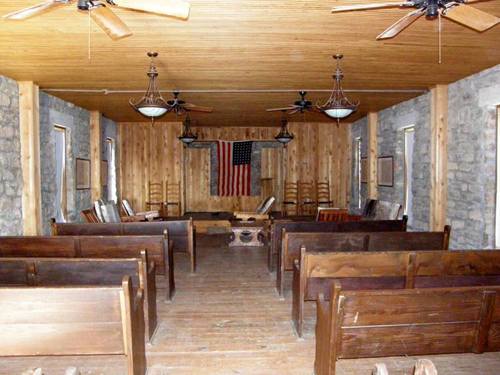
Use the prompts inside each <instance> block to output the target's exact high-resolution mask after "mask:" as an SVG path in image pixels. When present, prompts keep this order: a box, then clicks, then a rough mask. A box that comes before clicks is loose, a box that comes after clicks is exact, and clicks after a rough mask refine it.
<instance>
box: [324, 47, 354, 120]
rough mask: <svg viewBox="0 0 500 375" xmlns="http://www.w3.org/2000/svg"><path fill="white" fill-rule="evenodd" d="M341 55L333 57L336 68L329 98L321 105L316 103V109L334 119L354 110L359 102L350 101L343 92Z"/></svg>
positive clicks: (345, 115) (338, 118)
mask: <svg viewBox="0 0 500 375" xmlns="http://www.w3.org/2000/svg"><path fill="white" fill-rule="evenodd" d="M342 57H343V55H340V54H336V55H334V56H333V58H334V59H335V60H336V61H337V70H336V71H335V74H334V75H333V79H334V81H335V82H334V84H333V90H332V93H331V95H330V98H328V100H327V101H326V103H325V104H323V105H321V106H320V105H318V106H317V107H318V109H319V110H320V111H322V112H323V113H325V114H326V115H327V116H329V117H332V118H334V119H337V120H340V119H342V118H345V117H347V116H349V115H350V114H351V113H353V112H354V111H356V109H358V106H359V102H357V103H352V102H351V101H350V100H349V99H348V98H347V97H346V96H345V94H344V91H343V90H342V79H343V78H344V73H343V72H342V70H341V69H340V60H341V59H342Z"/></svg>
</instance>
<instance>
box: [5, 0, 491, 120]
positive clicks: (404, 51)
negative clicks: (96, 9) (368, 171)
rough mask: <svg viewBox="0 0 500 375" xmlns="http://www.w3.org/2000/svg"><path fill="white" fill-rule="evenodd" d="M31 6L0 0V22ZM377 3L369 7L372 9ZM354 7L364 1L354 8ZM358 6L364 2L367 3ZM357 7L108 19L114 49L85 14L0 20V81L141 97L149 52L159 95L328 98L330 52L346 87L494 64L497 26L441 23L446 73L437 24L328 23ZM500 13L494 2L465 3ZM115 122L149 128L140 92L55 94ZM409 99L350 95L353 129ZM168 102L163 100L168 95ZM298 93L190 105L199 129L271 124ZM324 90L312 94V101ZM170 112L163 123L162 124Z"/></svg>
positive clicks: (363, 17) (452, 74)
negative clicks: (139, 108) (209, 109)
mask: <svg viewBox="0 0 500 375" xmlns="http://www.w3.org/2000/svg"><path fill="white" fill-rule="evenodd" d="M39 1H40V0H22V1H15V2H5V1H2V2H0V14H5V13H8V12H11V11H13V10H17V9H20V8H23V7H25V6H30V5H33V4H36V3H38V2H39ZM375 1H377V0H375ZM359 2H363V1H358V2H357V3H359ZM364 2H369V1H368V0H365V1H364ZM347 3H356V2H355V1H343V0H339V1H335V0H331V1H325V0H266V1H261V0H213V1H204V0H192V1H191V4H192V7H191V16H190V19H189V20H188V21H179V20H175V19H171V18H165V17H161V16H156V15H151V14H145V13H138V12H129V11H125V10H116V13H117V14H118V15H119V16H120V17H121V18H122V19H123V20H124V21H125V22H126V23H127V24H128V25H129V26H130V28H131V29H132V31H133V32H134V35H133V36H132V37H130V38H126V39H124V40H120V41H117V42H113V41H111V40H110V39H109V38H108V37H107V36H106V35H105V34H104V33H103V32H102V31H101V30H100V29H99V28H98V27H97V26H96V25H94V24H91V55H92V58H91V60H90V61H89V60H88V58H87V51H88V25H89V22H88V16H87V15H86V14H85V13H79V12H77V11H76V7H75V6H66V7H63V8H62V9H57V10H55V11H52V12H50V13H46V14H43V15H41V16H39V17H35V18H32V19H29V20H26V21H23V22H15V21H14V22H13V21H4V20H1V21H0V74H3V75H6V76H9V77H12V78H14V79H17V80H34V81H35V82H36V83H38V84H39V85H40V87H41V88H42V89H43V88H78V89H111V90H112V89H122V90H123V89H124V90H129V89H132V90H143V89H145V88H146V84H147V81H146V75H145V73H146V70H147V68H148V60H147V58H146V56H145V54H146V52H147V51H148V50H155V51H158V52H159V53H160V56H159V60H158V69H159V73H160V87H161V88H162V89H169V90H170V89H174V88H178V89H181V90H182V89H191V90H193V89H211V90H228V89H236V90H238V89H297V90H299V89H302V88H305V89H329V88H331V86H332V79H331V74H332V72H333V69H334V63H333V60H332V58H331V55H332V54H333V53H337V52H340V53H343V54H344V55H345V58H344V61H343V69H344V72H345V76H346V77H345V82H344V87H345V88H347V89H355V90H360V89H361V90H366V89H427V88H428V87H430V86H432V85H435V84H441V83H450V82H453V81H456V80H458V79H460V78H463V77H465V76H467V75H470V74H472V73H475V72H478V71H481V70H483V69H485V68H488V67H491V66H494V65H496V64H499V63H500V47H499V46H500V26H498V25H497V26H496V27H494V28H493V29H490V30H488V31H486V32H484V33H477V32H475V31H472V30H470V29H467V28H465V27H462V26H460V25H458V24H455V23H453V22H451V21H449V20H443V27H444V33H443V43H444V48H443V64H441V65H439V64H438V63H437V56H438V55H437V53H438V49H437V46H438V34H437V26H438V23H437V21H434V22H433V21H428V20H426V19H425V18H424V17H422V18H421V19H419V20H418V21H417V22H415V23H414V24H413V25H412V26H410V27H409V28H408V29H407V30H405V31H404V32H403V33H402V34H401V35H400V36H399V37H397V38H395V39H393V40H388V41H376V40H375V37H376V36H377V35H378V34H379V33H380V32H381V31H383V30H384V29H385V28H387V27H388V26H389V25H390V24H392V23H393V22H395V21H396V20H397V19H398V18H400V17H402V16H403V15H404V14H405V13H406V12H407V11H408V10H402V9H385V10H373V11H367V12H357V13H340V14H331V13H330V11H329V10H330V8H331V7H332V6H333V5H341V4H347ZM474 7H476V8H478V9H481V10H484V11H487V12H489V13H491V14H494V15H496V16H500V0H493V1H490V2H485V3H478V4H474ZM56 95H57V96H60V97H61V98H63V99H66V100H69V101H71V102H74V103H75V104H78V105H81V106H83V107H85V108H88V109H97V110H100V111H102V112H103V113H104V114H105V115H106V116H108V117H110V118H112V119H114V120H116V121H144V120H145V121H147V119H144V118H141V117H140V116H139V115H137V114H136V113H135V112H134V111H133V110H132V109H131V108H130V107H129V105H128V99H129V97H131V96H133V97H139V96H140V95H139V94H113V95H103V94H81V93H57V94H56ZM416 95H418V94H416V93H404V94H403V93H398V94H395V93H376V94H373V93H372V94H367V93H363V94H360V93H352V94H349V96H350V97H352V98H354V99H359V100H360V101H361V106H360V109H359V111H358V112H357V113H356V114H355V115H353V116H351V117H350V118H349V121H352V120H355V119H356V118H359V117H361V116H362V115H364V114H366V112H367V111H376V110H380V109H382V108H385V107H388V106H391V105H393V104H396V103H398V102H401V101H404V100H406V99H409V98H411V97H414V96H416ZM165 96H168V94H166V95H165ZM296 96H297V94H295V93H280V94H269V93H258V94H248V93H245V94H234V93H231V94H227V93H226V94H215V93H196V94H194V93H191V94H188V93H186V94H184V95H183V97H184V98H185V99H187V100H188V101H190V102H193V103H195V104H199V105H204V106H213V107H214V108H215V112H214V113H213V114H195V115H194V116H193V118H194V120H195V121H196V124H197V125H202V126H272V125H278V124H279V116H278V115H277V114H270V113H267V112H265V109H266V108H269V107H276V106H283V105H286V104H288V103H291V102H293V101H294V100H295V99H296ZM327 96H328V94H327V93H314V94H311V95H310V99H311V100H313V102H316V101H318V100H320V99H326V97H327ZM174 118H175V116H174V115H172V114H169V115H167V116H166V117H165V118H164V119H163V121H170V120H173V119H174ZM293 121H329V120H328V118H326V117H325V116H324V115H321V114H310V113H307V114H306V115H305V117H303V116H302V115H296V117H295V118H294V119H293Z"/></svg>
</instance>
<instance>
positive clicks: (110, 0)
mask: <svg viewBox="0 0 500 375" xmlns="http://www.w3.org/2000/svg"><path fill="white" fill-rule="evenodd" d="M75 2H76V3H77V9H78V10H80V11H86V12H89V15H90V17H91V18H92V19H93V20H94V22H95V23H96V24H97V25H98V26H99V27H100V28H101V29H103V31H104V32H105V33H106V34H108V36H109V37H110V38H111V39H113V40H118V39H121V38H125V37H128V36H131V35H132V31H131V30H130V29H129V28H128V26H127V25H126V24H125V23H124V22H123V21H122V20H121V19H120V18H119V17H118V16H117V15H116V14H115V13H113V11H112V10H111V8H112V7H113V8H115V7H116V8H123V9H127V10H133V11H139V12H146V13H154V14H159V15H162V16H169V17H176V18H180V19H184V20H185V19H187V18H188V17H189V9H190V5H189V3H188V2H186V1H184V0H101V1H100V0H78V1H74V0H47V1H45V2H43V3H40V4H37V5H33V6H31V7H28V8H24V9H21V10H18V11H15V12H12V13H9V14H6V15H4V16H3V18H6V19H8V20H24V19H27V18H30V17H34V16H38V15H40V14H42V13H45V12H48V11H51V10H54V9H57V8H59V7H61V6H63V5H70V4H73V3H75Z"/></svg>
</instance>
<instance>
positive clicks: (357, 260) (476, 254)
mask: <svg viewBox="0 0 500 375" xmlns="http://www.w3.org/2000/svg"><path fill="white" fill-rule="evenodd" d="M336 281H340V282H341V284H342V288H343V289H344V290H362V289H402V288H430V287H459V286H483V285H500V250H495V251H494V250H489V251H484V250H463V251H425V250H424V251H391V252H369V253H360V252H345V253H320V252H308V251H306V249H304V248H303V249H302V250H301V257H300V263H299V261H297V262H296V263H295V266H294V275H293V290H292V320H293V323H294V327H295V329H296V331H297V334H298V335H299V336H302V330H303V320H304V302H305V301H315V300H317V298H318V296H319V295H323V296H324V298H325V299H327V300H328V299H329V298H330V288H331V286H332V285H333V284H334V282H336Z"/></svg>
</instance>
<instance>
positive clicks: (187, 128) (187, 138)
mask: <svg viewBox="0 0 500 375" xmlns="http://www.w3.org/2000/svg"><path fill="white" fill-rule="evenodd" d="M178 138H179V140H180V141H181V142H182V143H184V144H186V145H189V144H191V143H193V142H194V141H196V140H197V139H198V136H197V135H196V134H194V133H193V132H192V130H191V117H189V112H188V114H187V115H186V118H185V119H184V121H183V122H182V134H181V135H180V137H178Z"/></svg>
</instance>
